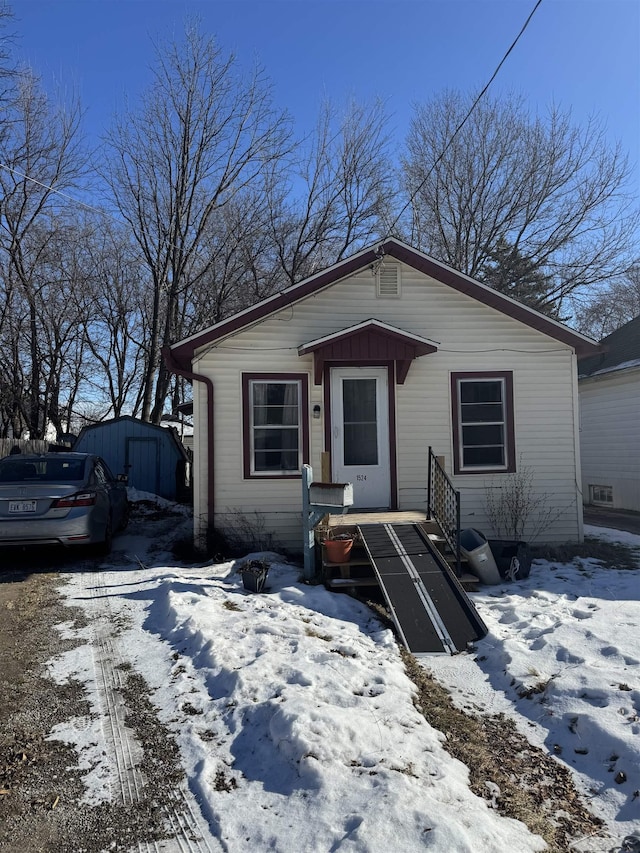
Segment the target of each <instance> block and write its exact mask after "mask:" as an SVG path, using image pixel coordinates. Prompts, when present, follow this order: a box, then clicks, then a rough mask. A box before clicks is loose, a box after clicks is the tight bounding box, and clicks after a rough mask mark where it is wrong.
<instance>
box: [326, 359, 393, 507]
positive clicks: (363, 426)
mask: <svg viewBox="0 0 640 853" xmlns="http://www.w3.org/2000/svg"><path fill="white" fill-rule="evenodd" d="M387 383H388V379H387V370H386V368H382V367H333V368H331V467H332V470H331V477H332V479H333V482H334V483H353V498H354V507H356V508H362V509H372V508H374V507H377V508H380V509H386V508H388V507H389V506H390V504H391V469H390V455H389V393H388V387H387Z"/></svg>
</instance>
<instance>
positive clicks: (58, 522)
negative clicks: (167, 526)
mask: <svg viewBox="0 0 640 853" xmlns="http://www.w3.org/2000/svg"><path fill="white" fill-rule="evenodd" d="M128 519H129V502H128V500H127V489H126V484H125V482H123V481H121V480H119V479H116V478H115V477H114V476H113V474H112V473H111V471H109V468H108V467H107V465H106V463H105V462H104V460H103V459H101V458H100V457H99V456H94V455H92V454H89V453H44V454H41V455H30V454H29V455H27V454H25V455H22V454H15V455H11V456H6V457H5V458H4V459H0V545H7V546H19V545H49V544H60V545H93V546H96V548H97V549H98V550H99V551H101V552H102V553H109V551H110V550H111V543H112V539H113V534H114V532H115V531H117V530H120V529H124V527H126V525H127V522H128Z"/></svg>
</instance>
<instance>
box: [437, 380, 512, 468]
mask: <svg viewBox="0 0 640 853" xmlns="http://www.w3.org/2000/svg"><path fill="white" fill-rule="evenodd" d="M451 399H452V406H453V412H452V419H453V445H454V472H455V473H456V474H467V473H470V474H473V473H488V472H499V471H515V446H514V429H513V374H512V373H511V372H510V371H505V372H497V371H491V372H489V373H453V374H452V375H451Z"/></svg>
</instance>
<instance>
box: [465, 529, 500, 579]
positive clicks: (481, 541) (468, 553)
mask: <svg viewBox="0 0 640 853" xmlns="http://www.w3.org/2000/svg"><path fill="white" fill-rule="evenodd" d="M460 551H461V552H462V554H463V556H465V557H466V558H467V562H468V563H469V569H470V570H471V571H472V572H473V574H474V575H477V576H478V578H479V579H480V581H481V582H482V583H486V584H496V583H500V581H501V580H502V578H501V577H500V572H499V571H498V567H497V566H496V561H495V560H494V558H493V554H492V553H491V548H490V546H489V542H488V541H487V538H486V536H485V535H484V534H483V533H480V531H479V530H475V529H474V528H473V527H468V528H466V529H465V530H461V531H460Z"/></svg>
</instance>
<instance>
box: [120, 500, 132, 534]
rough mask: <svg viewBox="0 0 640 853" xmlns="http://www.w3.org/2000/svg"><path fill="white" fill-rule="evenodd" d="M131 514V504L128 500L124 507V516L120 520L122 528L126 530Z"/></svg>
mask: <svg viewBox="0 0 640 853" xmlns="http://www.w3.org/2000/svg"><path fill="white" fill-rule="evenodd" d="M130 516H131V504H130V503H129V502H128V501H127V505H126V506H125V508H124V512H123V513H122V518H121V520H120V530H126V529H127V527H128V526H129V518H130Z"/></svg>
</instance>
